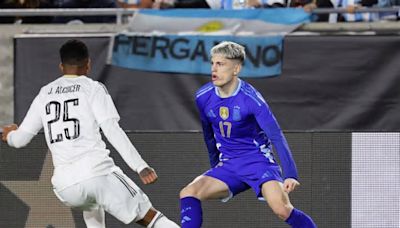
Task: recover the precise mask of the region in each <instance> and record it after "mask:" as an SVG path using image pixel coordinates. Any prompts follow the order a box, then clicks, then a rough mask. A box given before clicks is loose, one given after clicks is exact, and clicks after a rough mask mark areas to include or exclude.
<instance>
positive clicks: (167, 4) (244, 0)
mask: <svg viewBox="0 0 400 228" xmlns="http://www.w3.org/2000/svg"><path fill="white" fill-rule="evenodd" d="M284 6H285V2H284V0H232V1H228V0H156V1H155V4H154V7H153V8H161V9H166V8H211V9H252V8H271V7H284Z"/></svg>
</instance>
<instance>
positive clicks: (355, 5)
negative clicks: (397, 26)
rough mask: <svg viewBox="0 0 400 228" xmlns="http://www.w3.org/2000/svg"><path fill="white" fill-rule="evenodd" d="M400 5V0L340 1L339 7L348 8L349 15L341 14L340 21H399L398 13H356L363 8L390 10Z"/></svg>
mask: <svg viewBox="0 0 400 228" xmlns="http://www.w3.org/2000/svg"><path fill="white" fill-rule="evenodd" d="M396 5H400V1H399V0H339V2H338V7H342V8H346V9H347V11H348V12H349V13H345V14H341V15H340V16H339V18H338V21H349V22H357V21H380V20H398V19H399V15H398V14H397V13H391V12H385V13H355V11H356V10H357V9H360V8H363V7H381V8H390V7H393V6H396Z"/></svg>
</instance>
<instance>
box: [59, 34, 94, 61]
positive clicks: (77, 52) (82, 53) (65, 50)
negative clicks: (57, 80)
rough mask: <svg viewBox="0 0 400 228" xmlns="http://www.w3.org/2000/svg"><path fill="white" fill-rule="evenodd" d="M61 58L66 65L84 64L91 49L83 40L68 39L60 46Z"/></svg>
mask: <svg viewBox="0 0 400 228" xmlns="http://www.w3.org/2000/svg"><path fill="white" fill-rule="evenodd" d="M60 58H61V63H62V64H64V65H75V66H84V65H85V64H86V63H87V61H88V59H89V51H88V48H87V47H86V44H85V43H83V42H82V41H80V40H68V41H67V42H65V43H64V44H63V45H62V46H61V48H60Z"/></svg>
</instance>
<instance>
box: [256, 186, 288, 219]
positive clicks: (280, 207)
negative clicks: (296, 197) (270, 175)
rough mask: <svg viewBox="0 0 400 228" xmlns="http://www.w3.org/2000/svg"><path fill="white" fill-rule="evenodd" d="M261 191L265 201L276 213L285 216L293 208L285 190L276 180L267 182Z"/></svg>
mask: <svg viewBox="0 0 400 228" xmlns="http://www.w3.org/2000/svg"><path fill="white" fill-rule="evenodd" d="M261 191H262V194H263V197H264V199H265V200H266V201H267V202H268V205H269V206H270V207H271V209H272V210H273V211H274V212H275V213H279V214H281V213H283V214H285V213H287V212H290V211H291V209H292V208H293V206H292V205H291V203H290V200H289V195H288V194H287V193H286V192H285V191H284V190H283V184H282V183H281V182H279V181H276V180H272V181H268V182H265V183H264V184H263V185H262V187H261Z"/></svg>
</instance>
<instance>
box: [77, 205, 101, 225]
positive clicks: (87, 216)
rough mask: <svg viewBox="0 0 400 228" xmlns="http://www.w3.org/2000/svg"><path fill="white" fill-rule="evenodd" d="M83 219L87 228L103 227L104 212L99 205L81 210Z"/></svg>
mask: <svg viewBox="0 0 400 228" xmlns="http://www.w3.org/2000/svg"><path fill="white" fill-rule="evenodd" d="M83 220H84V221H85V224H86V227H87V228H105V227H106V221H105V212H104V209H103V208H101V207H96V208H93V209H91V210H90V211H83Z"/></svg>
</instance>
